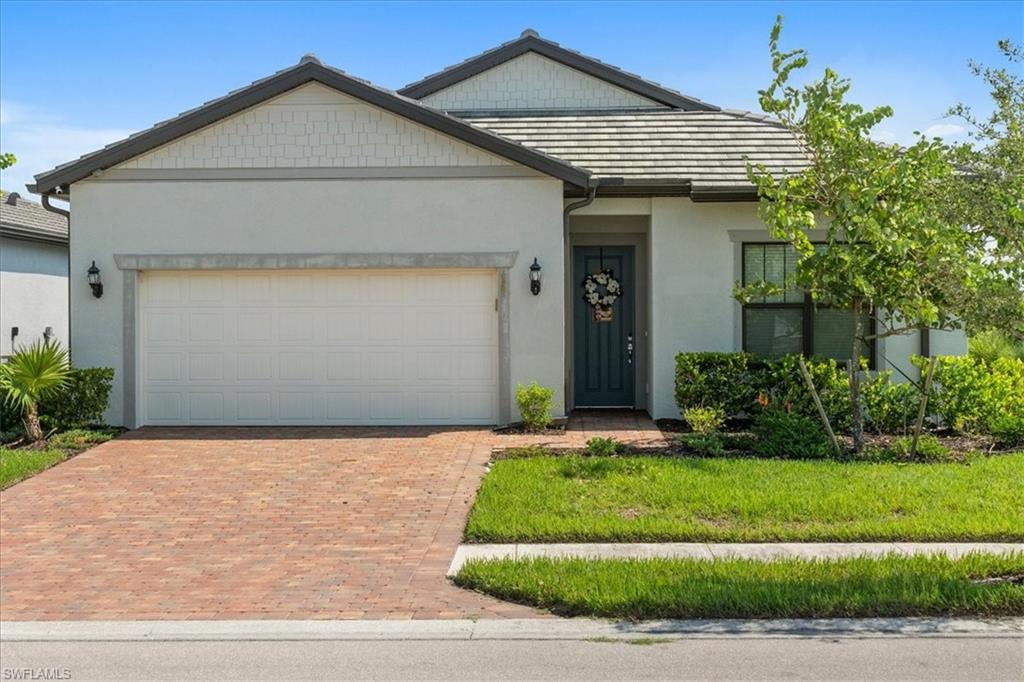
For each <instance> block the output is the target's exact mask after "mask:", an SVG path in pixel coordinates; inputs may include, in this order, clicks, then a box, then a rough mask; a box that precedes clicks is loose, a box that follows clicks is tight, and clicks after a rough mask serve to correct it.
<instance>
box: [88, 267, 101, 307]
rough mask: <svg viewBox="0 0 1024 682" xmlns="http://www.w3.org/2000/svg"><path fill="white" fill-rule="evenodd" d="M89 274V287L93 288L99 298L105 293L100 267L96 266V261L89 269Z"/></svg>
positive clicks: (94, 293)
mask: <svg viewBox="0 0 1024 682" xmlns="http://www.w3.org/2000/svg"><path fill="white" fill-rule="evenodd" d="M87 274H88V276H89V287H90V288H91V289H92V295H93V296H95V297H96V298H99V297H100V296H102V295H103V282H101V281H100V269H99V268H98V267H96V261H93V262H92V265H90V266H89V270H88V271H87Z"/></svg>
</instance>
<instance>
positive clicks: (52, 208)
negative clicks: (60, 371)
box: [30, 185, 73, 366]
mask: <svg viewBox="0 0 1024 682" xmlns="http://www.w3.org/2000/svg"><path fill="white" fill-rule="evenodd" d="M34 187H35V185H33V186H32V188H34ZM30 191H31V190H30ZM42 196H43V200H42V204H43V208H45V209H46V210H47V211H49V212H50V213H56V214H57V215H59V216H64V219H65V220H67V221H68V238H67V247H68V301H67V303H68V326H67V330H68V347H67V350H68V365H69V366H73V365H72V364H71V363H72V356H71V211H68V210H66V209H63V208H57V207H56V206H54V205H53V204H51V203H50V195H49V194H46V193H44V194H43V195H42Z"/></svg>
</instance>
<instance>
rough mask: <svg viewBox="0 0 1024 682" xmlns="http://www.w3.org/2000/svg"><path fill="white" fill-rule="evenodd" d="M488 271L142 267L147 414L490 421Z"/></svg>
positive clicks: (493, 359) (249, 419) (148, 419)
mask: <svg viewBox="0 0 1024 682" xmlns="http://www.w3.org/2000/svg"><path fill="white" fill-rule="evenodd" d="M496 280H497V278H496V275H495V272H494V271H493V270H387V271H385V270H360V269H354V270H272V271H267V270H245V271H150V272H144V273H141V279H140V295H139V311H138V315H139V317H138V319H139V320H140V325H139V328H138V329H139V333H138V343H139V348H138V353H139V358H140V367H139V370H140V385H139V403H138V408H137V409H138V410H139V414H140V416H141V421H142V423H144V424H245V425H250V424H251V425H261V424H296V425H301V424H493V423H496V421H497V409H498V407H497V396H498V324H497V313H496V311H495V309H496V305H495V300H496Z"/></svg>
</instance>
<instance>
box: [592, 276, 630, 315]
mask: <svg viewBox="0 0 1024 682" xmlns="http://www.w3.org/2000/svg"><path fill="white" fill-rule="evenodd" d="M601 287H604V293H603V294H602V293H601V291H600V288H601ZM621 295H622V285H621V284H620V283H619V280H617V279H615V275H614V274H613V273H612V271H611V270H602V271H601V272H595V273H593V274H590V275H587V276H586V277H584V278H583V300H584V301H586V302H587V303H588V304H589V305H590V306H591V307H592V308H595V309H596V310H598V311H601V310H610V309H611V307H612V305H613V304H614V303H615V301H617V300H618V299H619V296H621Z"/></svg>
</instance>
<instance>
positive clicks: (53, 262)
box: [0, 191, 68, 359]
mask: <svg viewBox="0 0 1024 682" xmlns="http://www.w3.org/2000/svg"><path fill="white" fill-rule="evenodd" d="M38 339H51V340H53V341H57V342H60V343H62V344H64V345H67V342H68V221H67V219H66V218H65V217H63V216H62V215H60V214H57V213H52V212H50V211H48V210H46V209H44V208H43V207H42V206H40V205H39V204H37V203H35V202H32V201H27V200H25V199H23V198H21V196H20V195H19V194H18V193H17V192H10V193H8V192H2V191H0V358H2V359H6V358H7V357H8V356H10V354H11V353H12V352H13V351H14V349H16V348H18V347H19V346H22V345H28V344H30V343H32V342H33V341H36V340H38Z"/></svg>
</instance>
